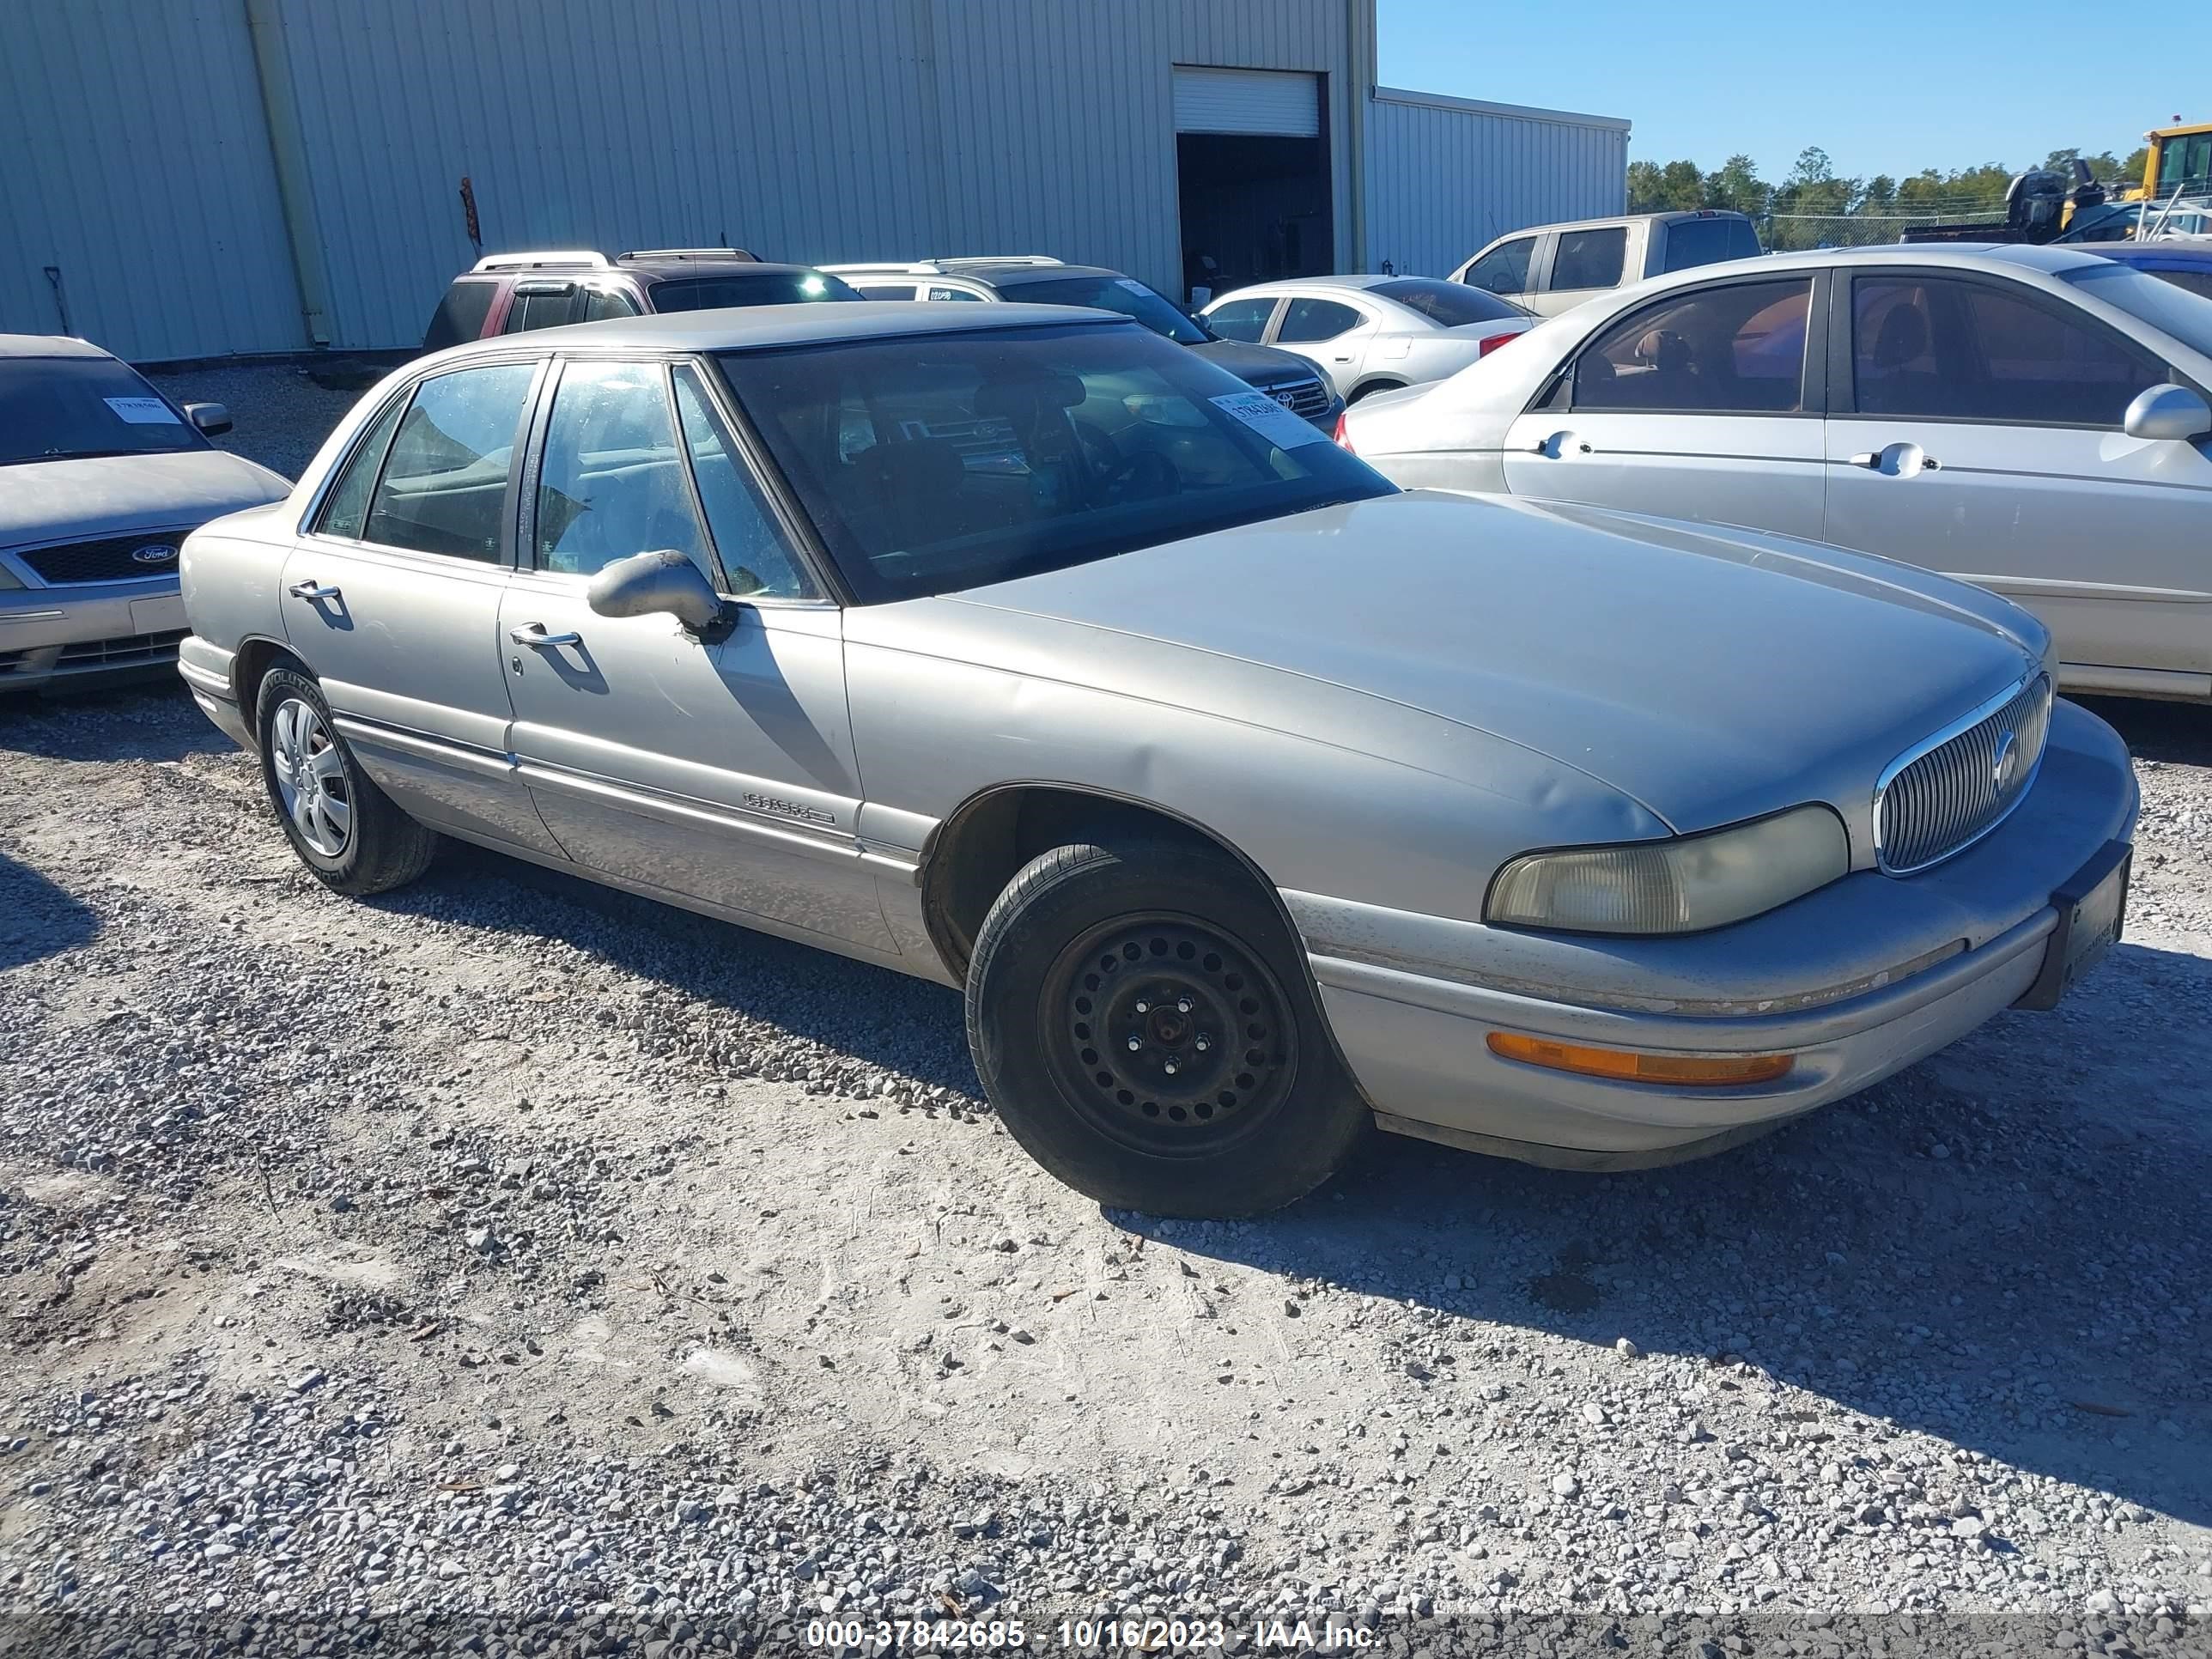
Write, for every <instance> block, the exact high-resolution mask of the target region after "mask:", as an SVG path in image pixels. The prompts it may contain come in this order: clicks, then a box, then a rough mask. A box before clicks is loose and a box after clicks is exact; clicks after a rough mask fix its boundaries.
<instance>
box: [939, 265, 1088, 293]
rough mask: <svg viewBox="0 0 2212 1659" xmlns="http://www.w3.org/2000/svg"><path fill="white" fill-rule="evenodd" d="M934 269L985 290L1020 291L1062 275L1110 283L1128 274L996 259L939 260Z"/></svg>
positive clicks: (1077, 266)
mask: <svg viewBox="0 0 2212 1659" xmlns="http://www.w3.org/2000/svg"><path fill="white" fill-rule="evenodd" d="M937 268H938V269H939V270H940V271H942V272H944V274H945V276H960V277H964V278H966V279H967V280H968V281H969V282H971V283H981V284H982V285H983V286H984V287H986V288H1023V287H1026V286H1027V285H1028V284H1030V283H1056V282H1058V281H1059V280H1060V278H1061V277H1063V276H1101V277H1104V278H1105V279H1107V280H1108V281H1109V282H1111V281H1114V280H1116V279H1118V278H1120V277H1121V276H1126V275H1127V273H1126V272H1124V271H1119V270H1113V269H1112V268H1111V267H1109V266H1107V265H1017V264H1003V263H1001V262H1000V261H999V260H996V259H940V260H939V261H938V262H937Z"/></svg>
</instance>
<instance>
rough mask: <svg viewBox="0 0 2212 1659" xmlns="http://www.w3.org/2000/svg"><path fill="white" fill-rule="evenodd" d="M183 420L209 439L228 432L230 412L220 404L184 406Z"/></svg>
mask: <svg viewBox="0 0 2212 1659" xmlns="http://www.w3.org/2000/svg"><path fill="white" fill-rule="evenodd" d="M185 419H186V420H188V421H190V422H191V423H192V424H193V425H194V426H196V427H197V428H199V429H200V430H201V431H202V432H204V433H205V434H207V435H208V436H209V437H210V438H220V437H221V436H222V435H223V434H224V433H226V432H228V431H229V430H230V410H228V409H227V408H225V407H224V406H223V405H222V404H185Z"/></svg>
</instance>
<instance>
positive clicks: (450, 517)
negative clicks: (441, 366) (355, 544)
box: [362, 363, 538, 563]
mask: <svg viewBox="0 0 2212 1659" xmlns="http://www.w3.org/2000/svg"><path fill="white" fill-rule="evenodd" d="M537 374H538V366H537V365H536V364H534V363H499V364H495V365H492V366H490V367H489V368H465V369H460V370H458V371H456V372H455V373H453V374H441V375H439V376H437V377H436V378H435V379H434V380H425V381H423V382H422V385H421V386H417V387H416V390H415V397H414V401H413V402H411V403H410V404H408V406H407V413H406V414H405V415H404V416H403V417H401V420H400V422H399V431H398V435H397V436H396V437H394V438H393V440H392V455H391V459H388V460H386V462H385V464H384V476H383V477H381V478H380V479H378V481H377V484H376V491H375V494H374V495H372V496H371V497H370V499H369V507H368V526H367V528H366V531H365V532H364V535H363V538H362V539H363V540H366V541H371V542H376V543H379V544H381V545H383V546H386V547H401V548H406V549H409V550H412V551H414V552H417V553H442V554H444V555H446V556H447V557H448V558H455V559H479V560H482V561H483V562H486V563H490V562H495V561H496V560H497V559H498V557H499V526H500V519H501V508H502V507H504V506H505V504H506V501H507V467H508V465H509V464H510V463H512V461H513V459H514V441H515V432H516V429H517V428H519V427H520V425H521V422H522V409H523V405H524V404H525V403H526V402H527V401H528V399H529V397H530V387H531V383H532V381H533V380H535V379H536V378H537Z"/></svg>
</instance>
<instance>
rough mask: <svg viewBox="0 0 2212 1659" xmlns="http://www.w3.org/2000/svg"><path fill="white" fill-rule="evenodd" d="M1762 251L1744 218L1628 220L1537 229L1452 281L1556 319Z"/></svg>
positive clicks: (1705, 214)
mask: <svg viewBox="0 0 2212 1659" xmlns="http://www.w3.org/2000/svg"><path fill="white" fill-rule="evenodd" d="M1763 252H1765V249H1764V248H1762V247H1760V246H1759V232H1758V231H1757V229H1755V228H1753V225H1752V222H1751V221H1750V220H1749V219H1747V218H1746V217H1745V216H1743V215H1742V214H1741V213H1734V212H1729V211H1727V210H1723V209H1719V208H1701V209H1699V210H1697V211H1695V212H1690V213H1631V214H1626V215H1623V216H1621V217H1620V218H1618V219H1585V220H1583V221H1582V222H1580V223H1578V224H1571V225H1538V226H1536V227H1534V228H1532V229H1528V230H1516V231H1515V232H1513V233H1512V234H1510V235H1507V236H1501V237H1499V238H1498V240H1496V241H1494V242H1492V243H1491V244H1490V246H1487V247H1486V248H1484V249H1483V250H1482V251H1481V252H1480V253H1478V254H1476V255H1475V256H1474V258H1471V259H1469V260H1468V262H1467V263H1466V264H1463V265H1462V266H1461V267H1460V268H1459V269H1458V270H1455V271H1454V272H1452V274H1451V279H1452V281H1454V282H1455V283H1467V284H1468V286H1470V287H1472V288H1480V289H1489V291H1490V292H1491V293H1492V294H1495V295H1498V296H1500V297H1501V298H1503V299H1507V300H1510V301H1513V302H1514V304H1516V305H1517V306H1522V307H1526V308H1527V309H1528V310H1530V311H1533V312H1534V313H1537V314H1538V315H1539V316H1543V317H1556V316H1558V315H1559V313H1561V312H1563V311H1567V310H1571V309H1572V308H1573V307H1576V306H1578V305H1580V304H1581V303H1582V302H1583V301H1585V300H1589V299H1594V298H1595V297H1596V296H1597V295H1601V294H1603V293H1605V292H1606V291H1607V289H1616V288H1620V286H1622V285H1623V284H1624V283H1640V282H1642V281H1643V280H1644V278H1645V277H1646V276H1659V275H1661V274H1662V272H1665V271H1669V270H1688V269H1689V268H1690V267H1691V266H1692V265H1710V264H1718V263H1719V262H1720V261H1722V260H1723V259H1753V258H1758V257H1759V255H1760V254H1761V253H1763Z"/></svg>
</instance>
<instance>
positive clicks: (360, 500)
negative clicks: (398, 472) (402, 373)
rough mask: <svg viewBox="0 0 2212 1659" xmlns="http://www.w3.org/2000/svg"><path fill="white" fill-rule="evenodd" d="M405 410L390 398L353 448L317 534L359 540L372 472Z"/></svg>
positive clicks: (402, 402) (373, 478) (401, 402)
mask: <svg viewBox="0 0 2212 1659" xmlns="http://www.w3.org/2000/svg"><path fill="white" fill-rule="evenodd" d="M406 407H407V399H406V398H393V399H392V401H391V402H390V403H388V404H386V405H385V406H384V409H383V411H382V412H381V413H380V414H379V415H378V416H377V417H376V420H375V422H374V423H373V424H372V425H371V426H370V427H369V428H368V435H366V436H364V437H363V438H362V441H361V442H360V443H359V444H357V445H356V446H355V447H354V452H353V458H352V459H350V460H349V461H348V462H347V463H346V470H345V476H344V477H342V478H340V479H339V480H338V487H337V489H333V490H332V491H331V494H330V499H329V500H327V501H325V502H324V503H323V515H322V517H321V518H319V519H318V520H316V521H315V529H316V531H317V532H318V533H319V534H321V535H325V536H343V537H344V538H346V539H347V540H348V541H359V540H360V539H361V535H362V525H363V524H364V523H365V522H367V520H368V492H369V491H370V490H372V489H374V488H375V487H376V471H377V469H378V468H379V467H380V466H382V465H384V452H385V451H386V450H387V449H389V448H390V447H392V428H394V427H396V426H398V424H399V416H400V411H401V410H404V409H405V408H406Z"/></svg>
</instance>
